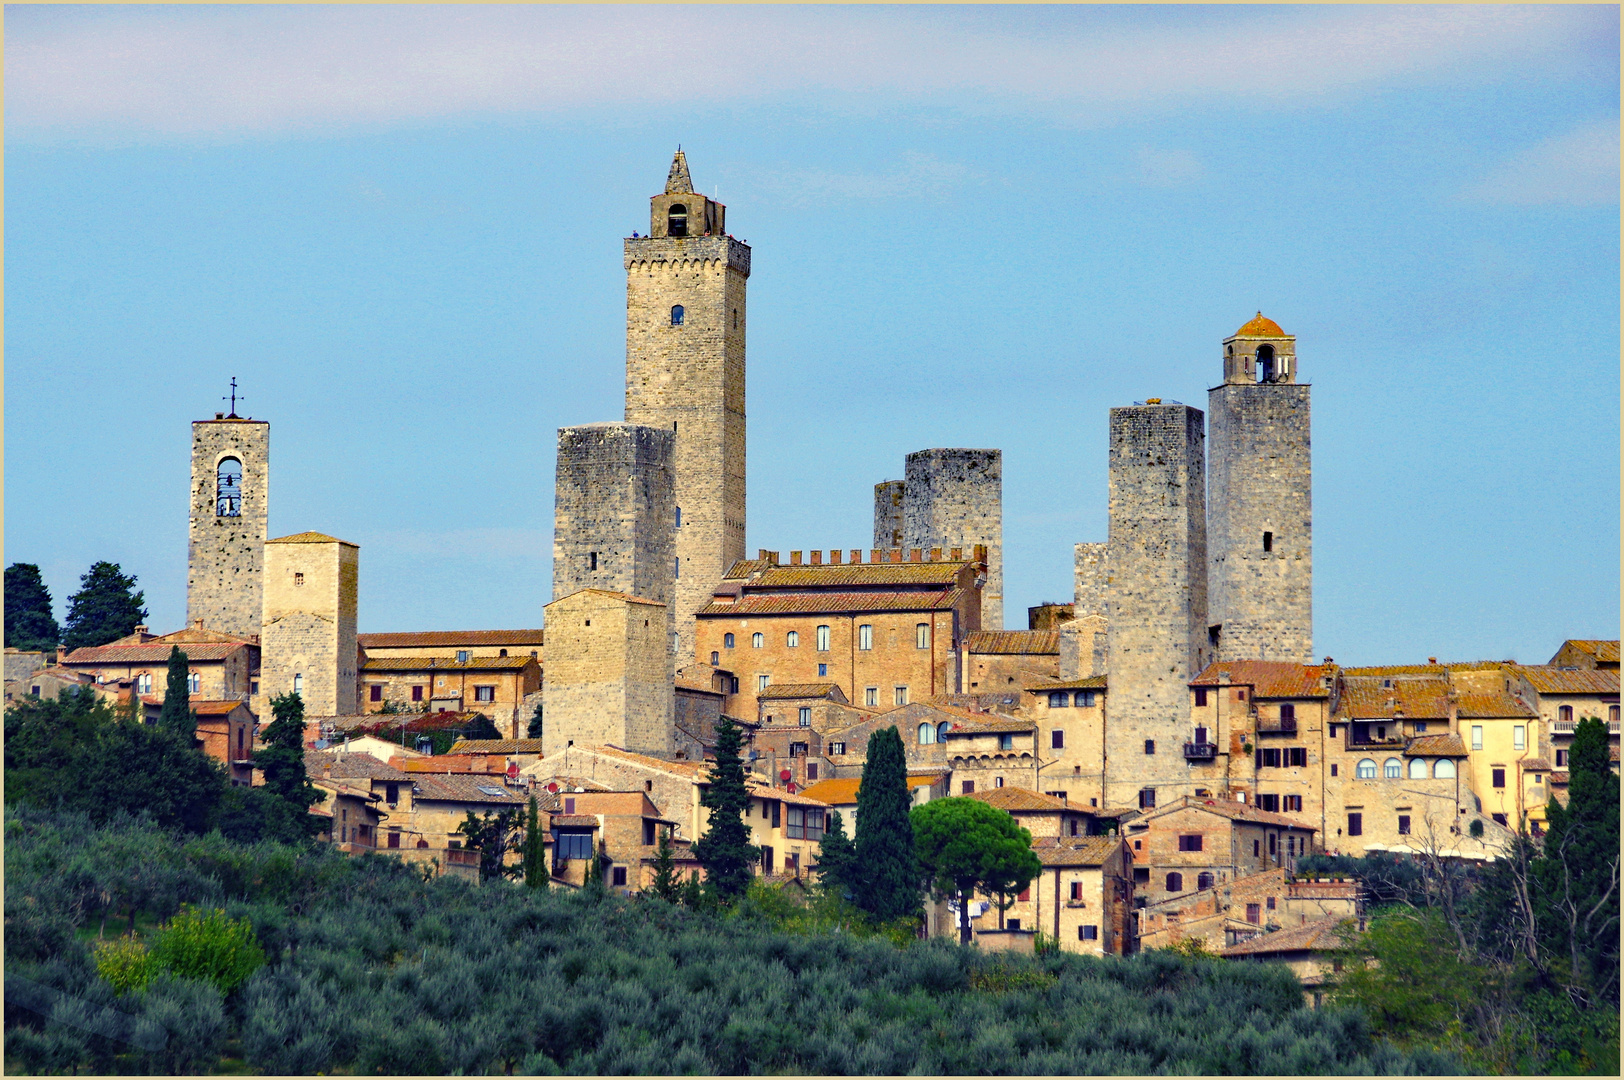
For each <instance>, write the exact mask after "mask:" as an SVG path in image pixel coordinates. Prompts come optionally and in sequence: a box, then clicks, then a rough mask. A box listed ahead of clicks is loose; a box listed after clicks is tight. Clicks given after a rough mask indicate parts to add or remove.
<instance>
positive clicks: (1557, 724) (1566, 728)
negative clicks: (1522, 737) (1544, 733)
mask: <svg viewBox="0 0 1624 1080" xmlns="http://www.w3.org/2000/svg"><path fill="white" fill-rule="evenodd" d="M1578 727H1579V721H1577V720H1553V721H1551V733H1552V734H1555V735H1572V734H1573V733H1574V732H1575V731H1576V730H1578ZM1607 734H1609V735H1617V734H1618V721H1617V720H1609V721H1607Z"/></svg>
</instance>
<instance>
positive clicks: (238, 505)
mask: <svg viewBox="0 0 1624 1080" xmlns="http://www.w3.org/2000/svg"><path fill="white" fill-rule="evenodd" d="M270 476H271V425H270V424H268V423H266V422H265V421H263V420H244V419H243V418H242V417H240V416H238V415H237V414H236V413H232V414H231V415H230V416H226V415H224V414H221V413H216V414H215V416H214V419H213V420H198V421H195V422H194V423H193V424H192V495H191V522H190V525H189V526H188V529H187V543H186V621H187V625H188V626H195V625H196V624H197V622H198V620H200V619H201V620H202V622H203V625H204V626H206V627H208V628H209V629H210V630H218V631H220V632H221V633H223V634H232V635H234V636H236V637H242V638H251V637H254V636H256V635H257V634H258V633H259V623H260V610H261V607H262V605H263V600H264V586H263V581H262V571H263V567H264V558H265V554H264V548H265V527H266V526H265V523H266V519H267V508H268V506H269V498H270Z"/></svg>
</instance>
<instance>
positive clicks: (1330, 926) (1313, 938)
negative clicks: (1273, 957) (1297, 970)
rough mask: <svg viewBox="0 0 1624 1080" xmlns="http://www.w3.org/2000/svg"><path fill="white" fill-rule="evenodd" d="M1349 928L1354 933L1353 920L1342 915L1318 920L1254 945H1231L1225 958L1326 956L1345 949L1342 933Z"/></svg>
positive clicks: (1265, 937)
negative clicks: (1295, 954)
mask: <svg viewBox="0 0 1624 1080" xmlns="http://www.w3.org/2000/svg"><path fill="white" fill-rule="evenodd" d="M1343 925H1346V926H1347V928H1348V931H1351V930H1352V929H1353V920H1352V919H1348V918H1344V917H1343V916H1341V915H1332V916H1330V917H1328V918H1324V919H1317V920H1315V921H1314V922H1311V923H1309V924H1308V925H1306V926H1296V927H1293V928H1291V929H1290V930H1276V931H1275V932H1274V933H1272V934H1260V935H1259V936H1257V937H1255V938H1253V939H1252V940H1251V941H1243V942H1241V943H1240V944H1239V945H1231V946H1230V947H1229V948H1227V949H1225V950H1224V951H1223V955H1225V956H1257V955H1262V954H1268V953H1283V952H1305V951H1319V952H1326V951H1330V950H1333V949H1340V948H1342V947H1343V938H1344V936H1345V934H1346V931H1344V930H1342V929H1340V928H1341V927H1342V926H1343Z"/></svg>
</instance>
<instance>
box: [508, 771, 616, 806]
mask: <svg viewBox="0 0 1624 1080" xmlns="http://www.w3.org/2000/svg"><path fill="white" fill-rule="evenodd" d="M540 766H541V762H537V763H536V764H535V765H532V766H530V768H528V769H524V770H521V772H520V775H521V776H523V775H526V774H528V775H530V776H534V777H536V779H537V782H538V783H539V784H541V786H542V790H541V791H539V792H537V795H538V797H539V796H551V797H552V798H553V799H554V800H555V801H556V800H557V799H558V798H559V797H560V796H563V795H580V794H583V793H584V792H588V791H608V790H609V785H607V784H600V783H598V782H597V781H596V780H593V779H590V778H589V777H585V776H562V775H548V774H547V773H546V771H545V770H544V769H543V768H541V767H540ZM550 784H557V785H558V790H557V791H548V790H546V789H547V786H548V785H550ZM577 788H579V789H580V790H579V791H577V790H576V789H577Z"/></svg>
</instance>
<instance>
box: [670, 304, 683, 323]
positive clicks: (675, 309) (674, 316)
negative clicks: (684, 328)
mask: <svg viewBox="0 0 1624 1080" xmlns="http://www.w3.org/2000/svg"><path fill="white" fill-rule="evenodd" d="M685 314H686V312H685V311H683V308H682V305H681V304H673V305H671V325H672V326H681V325H682V317H683V316H684V315H685Z"/></svg>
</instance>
